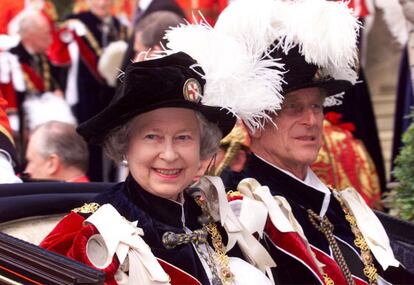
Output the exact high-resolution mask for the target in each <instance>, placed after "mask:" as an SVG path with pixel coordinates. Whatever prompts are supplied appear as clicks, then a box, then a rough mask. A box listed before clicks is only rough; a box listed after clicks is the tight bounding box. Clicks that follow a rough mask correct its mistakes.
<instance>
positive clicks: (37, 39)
mask: <svg viewBox="0 0 414 285" xmlns="http://www.w3.org/2000/svg"><path fill="white" fill-rule="evenodd" d="M26 37H27V41H28V42H30V47H31V48H32V49H33V51H34V52H35V53H45V52H46V50H47V49H48V47H49V46H50V44H51V43H52V31H51V27H50V24H49V22H48V21H47V19H46V18H45V17H41V18H39V20H38V23H37V27H36V29H33V30H31V31H29V32H28V33H27V35H26Z"/></svg>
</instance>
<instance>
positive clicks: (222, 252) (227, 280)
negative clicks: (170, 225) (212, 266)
mask: <svg viewBox="0 0 414 285" xmlns="http://www.w3.org/2000/svg"><path fill="white" fill-rule="evenodd" d="M195 201H196V203H197V204H198V205H199V206H200V208H201V209H202V211H203V214H204V215H205V216H207V218H208V222H207V223H206V224H205V227H206V229H207V232H208V233H209V234H210V235H211V240H212V243H213V247H214V251H215V255H216V259H217V262H218V263H219V268H220V270H219V277H220V279H221V281H222V283H223V284H224V285H230V284H233V281H234V275H233V273H232V272H231V270H230V267H229V257H228V256H227V255H226V248H225V247H224V244H223V242H222V237H221V234H220V232H219V231H218V229H217V226H216V224H215V222H214V219H213V217H212V216H211V215H210V213H209V212H208V210H207V206H206V202H205V200H204V199H202V198H201V197H198V198H196V199H195Z"/></svg>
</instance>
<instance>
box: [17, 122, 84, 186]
mask: <svg viewBox="0 0 414 285" xmlns="http://www.w3.org/2000/svg"><path fill="white" fill-rule="evenodd" d="M88 159H89V155H88V148H87V144H86V142H85V141H84V140H83V139H82V137H81V136H79V135H78V134H77V133H76V127H75V126H74V125H71V124H68V123H63V122H58V121H50V122H47V123H44V124H42V125H40V126H38V127H37V128H36V129H35V130H34V131H33V132H32V134H31V136H30V140H29V143H28V146H27V150H26V160H27V166H26V169H25V172H26V173H27V174H28V175H29V176H30V178H33V179H47V180H62V181H67V182H89V179H88V177H87V176H86V171H87V169H88Z"/></svg>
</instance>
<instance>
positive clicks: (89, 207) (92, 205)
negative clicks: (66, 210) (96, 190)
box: [72, 203, 101, 214]
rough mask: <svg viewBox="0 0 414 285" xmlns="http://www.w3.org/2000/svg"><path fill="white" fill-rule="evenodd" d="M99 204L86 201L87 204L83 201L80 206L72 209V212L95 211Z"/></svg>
mask: <svg viewBox="0 0 414 285" xmlns="http://www.w3.org/2000/svg"><path fill="white" fill-rule="evenodd" d="M100 206H101V205H99V204H98V203H88V204H87V203H85V204H83V206H82V207H79V208H75V209H73V210H72V212H75V213H80V214H90V213H95V212H96V210H98V209H99V207H100Z"/></svg>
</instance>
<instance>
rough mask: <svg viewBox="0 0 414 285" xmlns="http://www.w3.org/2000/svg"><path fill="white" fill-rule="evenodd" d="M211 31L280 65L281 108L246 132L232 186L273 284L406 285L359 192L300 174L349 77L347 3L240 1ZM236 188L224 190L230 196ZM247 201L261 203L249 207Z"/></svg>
mask: <svg viewBox="0 0 414 285" xmlns="http://www.w3.org/2000/svg"><path fill="white" fill-rule="evenodd" d="M240 19H243V20H242V21H243V22H241V20H240ZM298 19H300V20H298ZM235 23H236V24H235ZM237 24H240V25H239V26H237ZM255 25H256V26H255ZM259 25H261V26H260V27H259ZM235 27H237V28H235ZM256 28H257V30H256ZM215 29H216V30H219V31H220V32H223V33H226V34H228V35H233V36H235V37H236V38H237V39H238V40H241V41H245V42H246V45H248V46H249V47H255V46H258V45H259V46H260V45H262V46H264V47H265V46H270V48H268V49H267V50H266V51H264V52H263V54H265V55H266V56H271V57H273V58H274V59H276V60H277V61H278V62H280V63H281V64H283V65H284V71H285V73H284V74H283V81H282V84H281V90H282V94H283V95H284V102H283V105H282V108H281V110H278V111H277V114H270V116H271V121H267V122H265V124H264V127H263V128H262V129H259V130H256V131H255V132H252V137H251V151H252V153H253V154H252V156H251V157H250V159H249V161H248V164H247V166H246V168H245V170H244V173H243V176H244V177H246V178H254V179H255V180H251V179H250V180H243V181H242V182H241V183H240V184H239V185H238V189H239V190H240V191H241V192H242V193H244V194H245V197H244V198H243V202H242V203H243V205H242V210H241V213H240V218H241V220H242V221H243V223H244V224H245V225H246V226H248V227H249V225H250V227H249V228H250V229H251V231H252V232H257V233H259V235H260V236H261V238H262V241H263V244H265V245H266V247H267V249H268V251H269V252H270V253H271V255H272V257H273V258H274V260H275V261H276V263H277V267H276V268H275V269H274V270H273V274H274V277H275V279H276V280H278V281H279V282H280V283H281V284H390V283H387V282H391V283H398V284H408V283H413V282H414V279H413V276H412V275H410V274H409V273H408V272H406V271H405V270H404V268H403V266H402V265H401V264H400V263H399V262H398V261H397V260H396V259H395V257H394V254H393V252H392V250H391V247H390V244H389V239H388V237H387V234H386V232H385V230H384V228H383V227H382V225H381V223H380V222H379V220H378V219H377V218H376V216H375V214H374V213H373V212H372V211H371V210H370V209H369V208H368V207H367V206H366V204H365V203H364V202H363V199H362V198H361V197H360V196H359V195H358V193H357V192H356V191H355V190H353V189H345V190H344V191H336V190H333V189H330V188H328V187H327V186H326V185H324V184H323V183H322V182H321V181H320V180H319V179H318V177H317V176H316V175H315V174H314V173H313V172H312V170H311V169H310V168H309V166H310V165H311V164H312V163H313V162H314V161H315V159H316V157H317V155H318V152H319V149H320V147H321V145H322V126H323V125H322V122H323V117H324V114H323V107H324V104H325V105H326V104H327V103H330V104H333V103H337V100H336V99H338V96H336V97H332V95H335V94H338V93H340V92H342V91H344V90H346V89H348V88H350V87H351V86H352V84H355V82H356V79H357V76H356V72H355V69H356V67H355V62H356V58H355V57H356V36H357V33H358V32H357V29H358V24H357V22H356V20H355V19H354V18H353V16H352V15H351V12H350V11H349V10H348V8H347V7H346V4H344V3H338V2H328V1H323V0H317V1H315V0H312V1H309V0H307V1H306V0H305V1H295V2H283V1H262V2H261V5H250V4H249V3H248V1H242V0H240V1H235V2H233V3H232V4H230V5H229V7H228V8H227V9H226V10H224V12H223V13H222V15H221V16H220V18H219V20H218V22H217V24H216V26H215ZM246 29H249V33H248V34H249V37H246ZM258 100H260V98H258ZM234 177H235V176H234ZM237 177H239V176H237ZM239 181H240V179H237V178H235V179H234V180H233V181H229V183H228V185H233V187H232V188H233V189H235V187H236V186H235V185H237V184H236V183H238V182H239ZM259 183H260V184H259ZM260 185H263V186H267V187H263V186H260ZM251 199H255V200H257V201H256V202H260V203H261V204H260V203H259V204H260V205H262V206H259V208H255V207H256V206H255V205H256V204H257V203H256V204H255V203H248V202H249V201H250V200H251ZM263 208H265V209H266V211H264V213H265V214H264V215H260V213H261V212H262V211H263ZM255 209H256V210H255ZM251 213H255V215H252V214H251ZM385 280H386V281H385Z"/></svg>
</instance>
